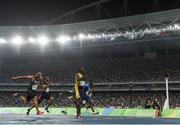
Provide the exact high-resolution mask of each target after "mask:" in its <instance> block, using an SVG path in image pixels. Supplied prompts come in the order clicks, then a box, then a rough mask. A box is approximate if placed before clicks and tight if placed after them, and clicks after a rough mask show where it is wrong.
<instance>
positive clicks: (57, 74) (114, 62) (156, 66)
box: [0, 55, 180, 84]
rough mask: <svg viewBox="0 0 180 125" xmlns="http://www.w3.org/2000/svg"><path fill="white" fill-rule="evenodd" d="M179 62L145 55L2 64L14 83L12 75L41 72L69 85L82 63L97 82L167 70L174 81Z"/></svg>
mask: <svg viewBox="0 0 180 125" xmlns="http://www.w3.org/2000/svg"><path fill="white" fill-rule="evenodd" d="M34 60H36V61H34ZM179 64H180V58H179V55H176V56H169V57H168V56H162V57H157V58H153V59H149V58H145V57H140V58H138V57H134V58H102V59H98V58H96V59H86V58H84V60H83V61H80V60H76V59H74V60H73V59H72V60H69V59H64V60H61V59H56V58H55V59H54V58H48V57H44V58H42V59H41V58H35V57H34V58H33V57H31V58H28V59H27V58H25V59H24V58H18V59H13V60H11V59H4V60H3V61H1V63H0V67H1V68H0V76H1V77H0V81H1V82H12V81H11V77H12V76H14V75H24V74H31V73H34V72H37V71H41V72H43V73H44V74H46V75H48V76H50V79H51V80H52V81H53V82H56V83H64V84H68V83H72V82H73V81H74V74H75V72H76V71H77V69H78V67H80V66H83V67H85V69H86V71H87V74H88V76H89V78H90V79H91V80H93V81H95V82H119V81H128V82H129V81H143V82H144V81H162V80H164V77H165V74H166V73H169V74H170V76H171V77H170V78H171V80H179V79H180V65H179Z"/></svg>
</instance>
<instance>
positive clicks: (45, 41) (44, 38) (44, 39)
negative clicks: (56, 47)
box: [38, 36, 49, 46]
mask: <svg viewBox="0 0 180 125" xmlns="http://www.w3.org/2000/svg"><path fill="white" fill-rule="evenodd" d="M48 42H49V39H48V37H47V36H39V37H38V43H39V44H40V45H41V46H46V45H47V44H48Z"/></svg>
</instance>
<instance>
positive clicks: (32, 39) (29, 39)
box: [28, 37, 36, 43]
mask: <svg viewBox="0 0 180 125" xmlns="http://www.w3.org/2000/svg"><path fill="white" fill-rule="evenodd" d="M28 41H29V42H30V43H35V42H36V39H35V38H33V37H29V38H28Z"/></svg>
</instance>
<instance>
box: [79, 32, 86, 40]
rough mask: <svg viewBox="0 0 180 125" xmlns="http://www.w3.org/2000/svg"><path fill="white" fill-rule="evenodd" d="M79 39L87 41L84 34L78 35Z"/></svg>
mask: <svg viewBox="0 0 180 125" xmlns="http://www.w3.org/2000/svg"><path fill="white" fill-rule="evenodd" d="M78 37H79V39H80V40H82V39H85V38H86V35H84V34H83V33H80V34H79V35H78Z"/></svg>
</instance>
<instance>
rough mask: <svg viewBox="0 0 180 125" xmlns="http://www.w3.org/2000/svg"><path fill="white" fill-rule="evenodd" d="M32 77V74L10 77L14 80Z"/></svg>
mask: <svg viewBox="0 0 180 125" xmlns="http://www.w3.org/2000/svg"><path fill="white" fill-rule="evenodd" d="M33 78H34V76H33V75H27V76H17V77H12V79H13V80H16V79H33Z"/></svg>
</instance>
